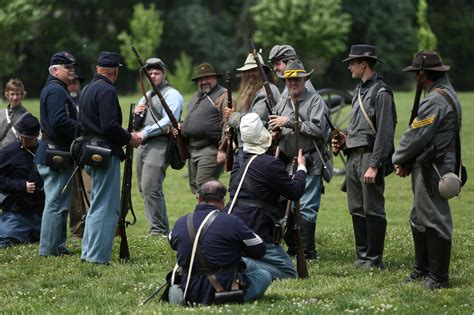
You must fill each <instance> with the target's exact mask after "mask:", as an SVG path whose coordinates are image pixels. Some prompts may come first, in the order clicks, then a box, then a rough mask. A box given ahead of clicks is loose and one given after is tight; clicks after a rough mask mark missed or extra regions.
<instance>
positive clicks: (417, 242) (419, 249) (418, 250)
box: [405, 226, 428, 283]
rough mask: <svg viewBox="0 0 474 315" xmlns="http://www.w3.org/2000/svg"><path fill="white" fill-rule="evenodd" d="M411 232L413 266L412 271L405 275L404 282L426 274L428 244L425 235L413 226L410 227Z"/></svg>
mask: <svg viewBox="0 0 474 315" xmlns="http://www.w3.org/2000/svg"><path fill="white" fill-rule="evenodd" d="M411 233H412V234H413V245H414V247H415V266H414V267H413V271H412V273H411V274H410V275H409V276H408V277H406V279H405V282H406V283H408V282H413V281H416V280H419V279H423V278H425V277H426V275H427V274H428V244H427V241H426V235H425V233H423V232H419V231H417V230H416V229H415V228H414V227H413V226H412V227H411Z"/></svg>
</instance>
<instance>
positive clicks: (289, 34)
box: [250, 0, 351, 64]
mask: <svg viewBox="0 0 474 315" xmlns="http://www.w3.org/2000/svg"><path fill="white" fill-rule="evenodd" d="M250 12H251V13H252V16H253V19H254V21H255V26H256V31H255V33H254V39H255V41H256V42H259V43H261V44H262V45H263V46H266V47H268V48H271V47H272V46H273V45H275V44H291V45H292V46H293V47H294V48H295V50H296V52H297V54H298V56H299V57H300V58H302V59H303V61H304V62H305V64H306V63H312V64H315V63H320V62H321V61H323V62H324V61H329V60H330V58H331V57H332V56H334V55H335V54H337V53H339V52H341V51H343V50H345V48H346V45H345V41H346V38H347V34H348V32H349V29H350V24H351V18H350V15H349V14H347V13H344V12H342V8H341V1H339V0H334V1H326V0H260V1H258V2H257V3H256V4H255V5H254V6H252V7H251V8H250Z"/></svg>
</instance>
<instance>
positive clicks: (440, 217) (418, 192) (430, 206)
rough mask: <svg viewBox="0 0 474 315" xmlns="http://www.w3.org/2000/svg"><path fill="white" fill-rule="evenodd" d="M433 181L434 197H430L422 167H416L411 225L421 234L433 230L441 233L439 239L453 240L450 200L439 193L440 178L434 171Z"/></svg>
mask: <svg viewBox="0 0 474 315" xmlns="http://www.w3.org/2000/svg"><path fill="white" fill-rule="evenodd" d="M431 180H432V183H431V184H433V188H434V193H433V195H431V196H430V195H429V194H428V192H427V190H426V186H425V182H424V181H423V176H422V174H421V167H414V168H413V170H412V173H411V184H412V191H413V195H414V201H413V208H412V210H411V214H410V224H411V225H412V226H413V227H414V228H415V229H416V230H417V231H419V232H425V229H426V228H427V227H428V228H432V229H434V230H436V231H437V232H438V233H439V237H441V238H443V239H445V240H451V235H452V232H453V221H452V218H451V208H450V207H449V203H448V200H446V199H444V198H443V197H441V195H440V194H439V191H438V181H439V176H438V175H437V174H436V173H435V171H434V170H433V171H432V176H431Z"/></svg>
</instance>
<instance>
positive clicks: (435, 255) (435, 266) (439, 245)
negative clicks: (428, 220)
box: [423, 228, 451, 289]
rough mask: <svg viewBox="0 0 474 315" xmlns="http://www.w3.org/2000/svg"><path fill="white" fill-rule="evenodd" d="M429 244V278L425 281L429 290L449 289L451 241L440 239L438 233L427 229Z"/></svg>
mask: <svg viewBox="0 0 474 315" xmlns="http://www.w3.org/2000/svg"><path fill="white" fill-rule="evenodd" d="M425 235H426V240H427V243H428V264H429V265H428V276H427V277H426V278H425V280H424V283H423V284H424V286H425V288H427V289H442V288H449V261H450V260H451V240H445V239H443V238H441V237H439V234H438V232H437V231H436V230H435V229H432V228H426V232H425Z"/></svg>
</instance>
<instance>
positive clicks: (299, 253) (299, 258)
mask: <svg viewBox="0 0 474 315" xmlns="http://www.w3.org/2000/svg"><path fill="white" fill-rule="evenodd" d="M292 102H293V101H292ZM294 108H295V118H294V120H295V122H294V126H295V155H294V157H293V174H295V173H296V170H297V168H298V154H299V151H300V125H301V122H300V119H299V104H298V102H296V104H294ZM287 208H289V207H288V206H287ZM300 209H301V204H300V200H299V199H298V200H296V201H295V208H294V212H293V214H294V216H295V220H294V221H295V224H294V226H293V230H292V234H293V235H292V236H293V239H294V241H295V243H296V246H297V247H296V271H298V277H300V278H307V277H308V276H309V274H308V266H307V264H306V259H305V257H304V249H303V242H302V240H301V214H300Z"/></svg>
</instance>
